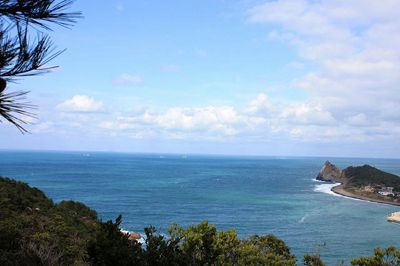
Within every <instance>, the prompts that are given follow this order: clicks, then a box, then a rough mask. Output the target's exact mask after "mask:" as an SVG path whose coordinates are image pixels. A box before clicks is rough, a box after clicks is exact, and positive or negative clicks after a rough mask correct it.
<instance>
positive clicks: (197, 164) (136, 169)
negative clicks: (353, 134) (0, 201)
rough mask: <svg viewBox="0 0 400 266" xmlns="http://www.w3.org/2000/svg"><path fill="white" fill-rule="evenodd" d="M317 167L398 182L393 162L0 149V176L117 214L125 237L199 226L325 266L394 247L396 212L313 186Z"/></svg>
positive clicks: (399, 164)
mask: <svg viewBox="0 0 400 266" xmlns="http://www.w3.org/2000/svg"><path fill="white" fill-rule="evenodd" d="M326 160H330V161H331V162H332V163H334V164H336V165H337V166H339V167H341V168H344V167H346V166H350V165H363V164H370V165H372V166H375V167H378V168H380V169H382V170H385V171H388V172H391V173H394V174H397V175H400V160H399V159H362V158H310V157H304V158H301V157H240V156H205V155H186V154H185V155H171V154H128V153H105V152H104V153H103V152H28V151H0V175H1V176H7V177H11V178H14V179H17V180H21V181H24V182H27V183H28V184H29V185H31V186H34V187H37V188H39V189H41V190H43V191H44V192H45V193H46V194H47V195H48V196H49V197H51V198H52V199H53V200H54V201H55V202H59V201H61V200H75V201H81V202H83V203H85V204H87V205H88V206H90V207H91V208H93V209H95V210H96V211H97V212H98V214H99V216H100V217H101V219H103V220H109V219H115V218H116V217H117V216H118V215H119V214H122V215H123V223H122V228H123V229H125V230H129V231H135V232H143V228H144V227H146V226H148V225H154V226H155V227H156V228H157V229H158V230H159V232H161V233H166V232H167V228H168V227H169V226H170V225H171V224H172V223H173V222H176V223H178V224H179V225H182V226H187V225H190V224H196V223H199V222H201V221H202V220H208V221H209V222H210V223H213V224H216V225H217V227H218V228H219V229H229V228H235V229H236V230H237V232H238V234H239V235H240V236H241V237H245V236H249V235H252V234H260V235H261V234H275V235H276V236H277V237H279V238H281V239H282V240H284V241H285V242H286V243H287V244H288V245H289V246H290V247H291V251H292V252H293V253H294V254H295V255H296V256H298V258H299V259H300V258H301V256H302V255H303V254H305V253H314V252H319V253H320V254H321V256H322V258H323V259H324V260H325V261H326V262H327V263H328V265H335V264H336V262H337V261H338V260H345V262H346V264H348V262H349V259H350V258H353V257H358V256H361V255H371V254H372V253H373V249H374V247H377V246H380V247H387V246H390V245H395V246H397V247H400V237H399V236H400V225H399V224H392V223H388V222H386V216H387V215H388V214H389V213H391V212H394V211H398V210H399V209H400V207H396V206H390V205H384V204H378V203H371V202H365V201H360V200H354V199H349V198H345V197H341V196H337V195H335V194H332V193H331V192H330V189H329V188H330V186H331V185H330V184H326V183H322V182H317V181H315V176H316V175H317V173H318V172H319V170H320V169H321V167H322V165H323V163H324V162H325V161H326Z"/></svg>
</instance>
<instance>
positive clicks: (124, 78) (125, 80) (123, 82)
mask: <svg viewBox="0 0 400 266" xmlns="http://www.w3.org/2000/svg"><path fill="white" fill-rule="evenodd" d="M143 81H144V80H143V78H142V77H141V76H139V75H131V74H127V73H123V74H121V75H119V76H118V77H116V78H115V79H114V84H115V85H118V86H136V85H139V84H141V83H143Z"/></svg>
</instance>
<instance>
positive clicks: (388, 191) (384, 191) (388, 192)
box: [378, 187, 394, 196]
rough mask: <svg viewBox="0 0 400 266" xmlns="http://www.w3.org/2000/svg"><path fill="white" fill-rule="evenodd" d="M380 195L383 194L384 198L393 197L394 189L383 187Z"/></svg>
mask: <svg viewBox="0 0 400 266" xmlns="http://www.w3.org/2000/svg"><path fill="white" fill-rule="evenodd" d="M378 193H379V194H381V195H382V196H389V195H393V196H394V193H393V187H382V188H381V189H380V190H379V191H378Z"/></svg>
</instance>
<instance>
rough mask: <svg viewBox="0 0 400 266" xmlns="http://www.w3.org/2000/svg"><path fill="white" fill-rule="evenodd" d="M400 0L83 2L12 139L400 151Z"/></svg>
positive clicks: (63, 145)
mask: <svg viewBox="0 0 400 266" xmlns="http://www.w3.org/2000/svg"><path fill="white" fill-rule="evenodd" d="M399 8H400V3H399V2H398V1H394V0H384V1H380V2H379V4H378V3H377V2H376V1H372V0H366V1H364V0H363V1H361V0H351V1H311V0H310V1H306V0H298V1H289V0H278V1H255V0H254V1H252V0H243V1H226V0H225V1H224V0H214V1H211V0H209V1H97V2H96V5H93V3H90V2H89V1H83V0H81V1H79V0H78V1H76V3H75V4H74V6H73V8H72V9H74V10H80V11H82V13H83V15H84V19H81V20H79V21H78V23H77V24H76V25H75V26H74V27H73V28H72V29H70V30H68V29H63V28H57V27H55V28H54V32H53V33H51V35H52V37H53V40H54V42H55V44H56V45H57V47H59V48H60V49H61V48H67V51H66V52H65V53H64V54H62V55H61V56H59V57H58V58H57V59H56V60H54V61H53V63H54V64H56V65H60V68H59V69H57V70H56V71H54V72H53V73H50V74H46V75H43V76H39V77H32V78H26V79H24V80H21V81H20V82H19V84H13V85H12V86H10V88H8V90H10V91H11V90H18V89H22V90H30V91H31V93H30V95H29V99H30V100H31V101H32V102H33V103H35V104H37V105H38V107H39V109H38V111H37V114H38V119H37V120H34V121H32V125H30V126H28V129H29V130H30V131H31V134H29V135H21V134H19V132H18V131H17V130H16V129H15V128H13V127H12V126H10V125H8V124H6V123H2V124H1V127H0V134H1V135H2V136H3V137H2V138H1V140H0V148H1V149H44V150H48V149H51V150H101V151H126V152H171V153H213V154H215V153H217V154H255V155H301V156H302V155H305V156H359V157H400V156H399V153H398V150H399V148H400V141H399V139H400V138H399V137H400V125H399V121H400V108H399V100H400V97H399V95H400V94H399V93H398V92H399V87H400V86H399V85H400V71H399V70H400V62H399V61H400V52H399V51H398V48H397V47H399V45H400V38H399V37H398V32H399V30H400V19H399V18H398V16H397V12H395V10H399Z"/></svg>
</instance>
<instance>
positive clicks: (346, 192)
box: [331, 184, 400, 206]
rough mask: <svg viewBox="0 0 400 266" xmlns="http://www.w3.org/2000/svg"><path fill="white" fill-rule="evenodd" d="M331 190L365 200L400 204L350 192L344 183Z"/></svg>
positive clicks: (399, 204)
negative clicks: (344, 186)
mask: <svg viewBox="0 0 400 266" xmlns="http://www.w3.org/2000/svg"><path fill="white" fill-rule="evenodd" d="M331 190H332V192H334V193H337V194H339V195H342V196H345V197H349V198H354V199H359V200H365V201H370V202H377V203H381V204H389V205H394V206H400V203H397V202H391V201H385V200H379V199H371V198H369V197H365V196H360V195H357V194H354V193H351V192H349V191H347V190H345V189H344V188H343V184H341V185H338V186H335V187H333V188H332V189H331Z"/></svg>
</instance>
